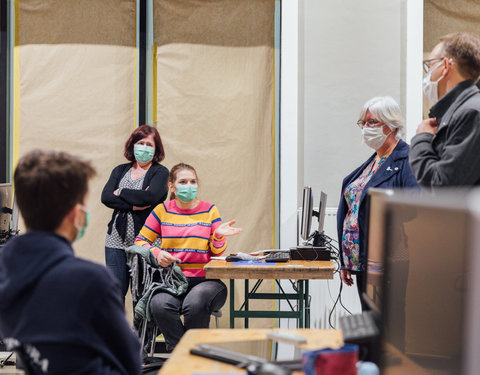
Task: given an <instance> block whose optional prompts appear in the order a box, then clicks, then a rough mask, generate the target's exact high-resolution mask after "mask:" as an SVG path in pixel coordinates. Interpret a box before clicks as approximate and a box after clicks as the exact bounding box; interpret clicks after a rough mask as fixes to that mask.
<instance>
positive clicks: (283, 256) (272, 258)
mask: <svg viewBox="0 0 480 375" xmlns="http://www.w3.org/2000/svg"><path fill="white" fill-rule="evenodd" d="M289 260H290V252H289V251H277V252H274V253H270V254H268V255H267V257H266V258H265V262H288V261H289Z"/></svg>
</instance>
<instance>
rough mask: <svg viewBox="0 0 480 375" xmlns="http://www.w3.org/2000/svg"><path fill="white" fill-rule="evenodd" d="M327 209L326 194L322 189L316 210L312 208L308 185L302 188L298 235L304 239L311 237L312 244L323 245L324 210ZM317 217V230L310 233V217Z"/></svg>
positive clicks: (310, 191) (311, 197)
mask: <svg viewBox="0 0 480 375" xmlns="http://www.w3.org/2000/svg"><path fill="white" fill-rule="evenodd" d="M326 209H327V194H325V193H324V192H323V191H322V192H321V193H320V201H319V206H318V211H314V210H313V192H312V188H311V187H310V186H305V187H304V188H303V203H302V221H301V228H300V236H301V237H302V239H303V240H304V241H308V240H309V239H310V238H313V245H314V246H323V245H324V244H323V243H324V241H322V238H323V226H324V223H325V211H326ZM313 216H316V217H317V218H318V230H317V231H315V232H314V233H310V230H311V226H312V217H313Z"/></svg>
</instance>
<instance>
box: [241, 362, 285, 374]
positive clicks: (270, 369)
mask: <svg viewBox="0 0 480 375" xmlns="http://www.w3.org/2000/svg"><path fill="white" fill-rule="evenodd" d="M247 372H248V374H249V375H291V374H292V371H291V370H289V369H287V368H285V367H282V366H279V365H276V364H274V363H261V364H252V365H249V366H248V367H247Z"/></svg>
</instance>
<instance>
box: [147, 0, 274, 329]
mask: <svg viewBox="0 0 480 375" xmlns="http://www.w3.org/2000/svg"><path fill="white" fill-rule="evenodd" d="M274 7H275V3H274V0H203V1H199V0H182V1H178V0H155V1H154V44H155V45H156V47H154V48H156V50H155V51H154V56H155V55H156V60H155V61H154V64H156V65H155V66H154V71H155V70H156V76H157V80H156V82H154V87H155V85H156V88H157V91H156V93H154V97H155V94H156V103H154V105H155V104H156V108H157V116H156V117H157V119H158V121H157V123H156V126H157V127H158V130H159V132H160V134H161V136H162V140H163V142H164V145H165V149H166V159H165V165H166V166H167V167H169V168H171V167H172V166H173V165H174V164H176V163H178V162H185V163H189V164H191V165H193V166H194V167H195V168H196V169H197V172H198V175H199V180H200V188H199V189H200V190H199V197H200V199H203V200H208V201H211V202H214V203H215V204H217V206H218V209H219V211H220V214H221V216H222V219H223V220H224V221H227V220H230V219H236V220H237V226H239V227H242V228H243V230H244V231H243V233H242V234H241V235H239V236H237V237H235V238H231V239H229V240H228V250H227V253H231V252H239V251H242V252H251V251H254V250H257V249H268V248H272V246H273V234H274V233H273V227H274V224H273V223H274V202H273V199H274V197H273V192H274V180H273V178H274V176H273V173H274V162H273V152H274V149H273V147H274V145H273V130H272V129H273V125H272V122H273V104H274V103H273V73H274V72H273V67H274V60H273V57H274V44H273V42H274ZM154 118H155V113H154ZM237 284H242V285H243V283H240V282H238V283H237ZM265 284H266V288H267V289H268V290H269V291H271V289H272V283H271V282H269V281H268V282H265ZM236 292H237V296H238V293H241V292H243V290H242V289H238V290H237V291H236ZM237 303H238V301H237ZM259 305H261V304H258V305H257V304H256V305H255V306H254V307H255V308H263V309H265V308H271V307H272V302H268V303H265V304H263V306H259ZM238 306H239V305H237V307H238ZM223 313H224V316H225V317H226V315H227V314H228V301H227V304H226V306H225V307H224V309H223ZM222 324H225V320H224V321H223V323H222ZM241 324H242V320H237V326H240V325H241ZM252 324H259V323H258V321H257V322H252ZM268 324H271V322H269V323H268Z"/></svg>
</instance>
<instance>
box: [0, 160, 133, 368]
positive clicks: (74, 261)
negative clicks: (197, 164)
mask: <svg viewBox="0 0 480 375" xmlns="http://www.w3.org/2000/svg"><path fill="white" fill-rule="evenodd" d="M94 174H95V170H94V169H93V167H91V166H90V164H89V163H87V162H85V161H82V160H80V159H78V158H76V157H73V156H71V155H69V154H66V153H62V152H45V151H34V152H31V153H29V154H27V155H26V156H24V157H23V158H22V159H21V160H20V161H19V163H18V166H17V168H16V170H15V176H14V182H15V193H16V199H17V203H18V206H19V209H20V212H21V213H22V216H23V218H24V221H25V225H26V227H27V233H26V234H24V235H21V236H19V237H17V238H14V239H12V240H10V241H9V242H7V244H6V245H5V247H3V248H2V249H1V250H0V335H1V336H2V338H4V339H5V341H6V342H12V341H15V340H16V341H19V342H20V343H21V344H23V345H24V346H29V347H30V348H31V347H34V348H35V349H36V350H38V356H37V358H33V360H34V361H35V362H36V363H37V364H39V365H40V367H42V368H43V369H44V370H46V373H47V374H76V375H77V374H78V375H80V374H82V375H83V374H85V375H86V374H89V375H92V374H123V375H131V374H139V373H140V363H141V359H140V343H139V341H138V339H137V337H136V335H135V334H134V333H133V331H132V330H131V328H130V327H129V324H128V322H127V320H126V318H125V312H124V308H123V306H122V303H121V299H120V287H119V285H118V282H117V281H116V279H114V278H113V276H112V275H110V273H109V272H108V271H107V270H106V269H105V267H103V266H101V265H97V264H94V263H92V262H89V261H86V260H82V259H79V258H76V257H75V256H74V253H73V249H72V246H71V242H73V241H74V240H75V239H78V238H80V237H81V236H82V235H83V233H84V231H85V228H86V226H87V222H88V209H87V207H86V196H87V190H88V180H89V178H91V177H92V176H93V175H94ZM30 353H32V351H31V350H30ZM34 357H35V356H34Z"/></svg>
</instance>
